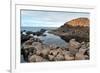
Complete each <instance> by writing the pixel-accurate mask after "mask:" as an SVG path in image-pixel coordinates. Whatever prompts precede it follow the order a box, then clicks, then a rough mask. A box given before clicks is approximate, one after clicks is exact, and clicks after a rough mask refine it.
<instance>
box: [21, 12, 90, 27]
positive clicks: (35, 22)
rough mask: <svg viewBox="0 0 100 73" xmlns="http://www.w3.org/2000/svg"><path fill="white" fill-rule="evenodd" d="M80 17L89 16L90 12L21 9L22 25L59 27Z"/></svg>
mask: <svg viewBox="0 0 100 73" xmlns="http://www.w3.org/2000/svg"><path fill="white" fill-rule="evenodd" d="M78 17H87V18H89V13H79V12H78V13H76V12H75V13H74V12H53V11H52V12H51V11H28V10H27V11H26V10H24V11H21V26H32V27H38V26H46V27H59V26H61V25H63V24H64V23H65V22H67V21H69V20H71V19H74V18H78Z"/></svg>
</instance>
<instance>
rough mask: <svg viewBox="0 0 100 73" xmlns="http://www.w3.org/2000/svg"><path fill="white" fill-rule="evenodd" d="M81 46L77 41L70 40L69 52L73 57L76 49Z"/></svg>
mask: <svg viewBox="0 0 100 73" xmlns="http://www.w3.org/2000/svg"><path fill="white" fill-rule="evenodd" d="M80 46H81V44H80V43H79V42H77V41H75V39H71V40H70V42H69V45H68V48H69V51H70V52H71V53H72V54H73V55H75V54H76V53H77V52H78V49H79V48H80Z"/></svg>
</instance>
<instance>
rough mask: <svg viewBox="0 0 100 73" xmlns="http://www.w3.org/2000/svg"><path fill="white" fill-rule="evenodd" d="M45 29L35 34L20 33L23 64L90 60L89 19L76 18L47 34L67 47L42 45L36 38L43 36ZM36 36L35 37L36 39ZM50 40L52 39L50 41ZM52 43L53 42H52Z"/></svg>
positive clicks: (29, 32) (30, 32)
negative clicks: (55, 37)
mask: <svg viewBox="0 0 100 73" xmlns="http://www.w3.org/2000/svg"><path fill="white" fill-rule="evenodd" d="M45 31H46V30H45V29H41V30H40V31H37V32H32V31H28V32H27V31H22V32H21V55H22V56H23V59H24V60H25V62H28V63H30V62H44V61H46V62H47V61H73V60H89V59H90V54H89V53H90V51H89V50H90V45H89V43H90V40H89V34H90V33H89V19H88V18H77V19H73V20H71V21H69V22H66V23H64V25H62V26H61V27H59V28H57V29H55V30H52V31H50V32H49V33H51V34H55V35H57V36H59V37H60V38H61V39H63V40H64V41H66V42H67V43H66V42H65V43H66V45H67V47H65V48H64V47H63V48H62V47H58V46H57V45H54V44H50V45H47V44H44V43H43V41H42V40H40V39H39V38H38V36H41V35H42V36H46V35H44V32H45ZM36 36H37V37H36ZM51 40H52V39H51ZM52 41H53V40H52Z"/></svg>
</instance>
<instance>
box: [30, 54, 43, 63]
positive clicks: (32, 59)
mask: <svg viewBox="0 0 100 73" xmlns="http://www.w3.org/2000/svg"><path fill="white" fill-rule="evenodd" d="M42 61H44V59H43V58H42V57H41V56H38V55H32V56H30V57H29V62H42Z"/></svg>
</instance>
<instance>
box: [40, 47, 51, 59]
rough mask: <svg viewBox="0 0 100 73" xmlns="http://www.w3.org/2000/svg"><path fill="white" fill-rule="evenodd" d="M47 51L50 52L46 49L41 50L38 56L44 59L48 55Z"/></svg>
mask: <svg viewBox="0 0 100 73" xmlns="http://www.w3.org/2000/svg"><path fill="white" fill-rule="evenodd" d="M49 51H50V49H47V48H46V49H42V50H41V52H40V54H41V55H42V56H43V57H46V56H47V55H48V53H49Z"/></svg>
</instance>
